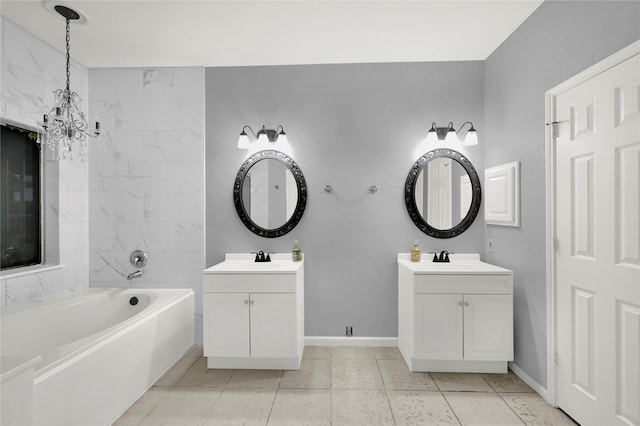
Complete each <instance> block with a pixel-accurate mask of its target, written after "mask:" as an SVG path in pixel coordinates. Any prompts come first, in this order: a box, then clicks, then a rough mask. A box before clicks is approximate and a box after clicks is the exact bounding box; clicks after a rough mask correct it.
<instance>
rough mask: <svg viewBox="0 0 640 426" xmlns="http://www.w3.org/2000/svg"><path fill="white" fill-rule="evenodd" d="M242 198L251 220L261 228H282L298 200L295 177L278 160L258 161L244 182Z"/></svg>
mask: <svg viewBox="0 0 640 426" xmlns="http://www.w3.org/2000/svg"><path fill="white" fill-rule="evenodd" d="M242 202H243V203H244V208H245V210H246V211H247V213H248V214H249V217H250V218H251V220H252V221H253V222H254V223H255V224H256V225H258V226H260V227H261V228H265V229H275V228H279V227H281V226H282V225H284V224H285V223H287V221H288V220H289V219H290V218H291V216H292V215H293V212H294V211H295V208H296V204H297V203H298V191H297V185H296V181H295V179H294V178H293V174H291V171H290V170H289V169H288V168H287V166H285V165H284V164H283V163H281V162H280V161H278V160H274V159H270V158H267V159H263V160H260V161H257V162H256V163H255V164H254V165H253V166H251V168H250V169H249V172H248V173H247V175H246V177H245V180H244V183H243V185H242Z"/></svg>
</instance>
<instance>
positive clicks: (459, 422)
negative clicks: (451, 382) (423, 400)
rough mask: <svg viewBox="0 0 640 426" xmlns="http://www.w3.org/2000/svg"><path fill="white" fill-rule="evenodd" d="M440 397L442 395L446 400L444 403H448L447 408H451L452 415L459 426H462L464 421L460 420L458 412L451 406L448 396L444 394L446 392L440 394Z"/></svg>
mask: <svg viewBox="0 0 640 426" xmlns="http://www.w3.org/2000/svg"><path fill="white" fill-rule="evenodd" d="M440 395H442V398H443V399H444V401H445V402H446V403H447V406H448V407H449V409H450V410H451V413H452V414H453V416H454V417H455V418H456V421H457V422H458V425H460V426H462V421H461V420H460V418H459V417H458V413H456V410H454V409H453V406H452V405H451V403H450V402H449V400H448V399H447V396H446V395H445V394H444V392H442V391H441V392H440Z"/></svg>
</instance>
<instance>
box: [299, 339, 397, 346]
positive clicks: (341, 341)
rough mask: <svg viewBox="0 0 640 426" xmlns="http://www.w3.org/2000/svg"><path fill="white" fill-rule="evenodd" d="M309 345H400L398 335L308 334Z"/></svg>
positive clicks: (306, 340) (306, 341)
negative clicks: (349, 335) (351, 335)
mask: <svg viewBox="0 0 640 426" xmlns="http://www.w3.org/2000/svg"><path fill="white" fill-rule="evenodd" d="M304 344H305V345H309V346H391V347H397V346H398V338H397V337H346V336H345V337H343V336H306V337H305V338H304Z"/></svg>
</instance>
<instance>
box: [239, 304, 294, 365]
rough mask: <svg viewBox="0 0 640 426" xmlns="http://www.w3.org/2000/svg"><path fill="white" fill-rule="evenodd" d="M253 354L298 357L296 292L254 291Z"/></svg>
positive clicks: (252, 311) (252, 319)
mask: <svg viewBox="0 0 640 426" xmlns="http://www.w3.org/2000/svg"><path fill="white" fill-rule="evenodd" d="M250 303H251V356H252V357H262V358H278V357H292V356H296V351H297V349H296V347H297V345H296V341H297V336H296V326H297V323H296V297H295V294H293V293H251V302H250Z"/></svg>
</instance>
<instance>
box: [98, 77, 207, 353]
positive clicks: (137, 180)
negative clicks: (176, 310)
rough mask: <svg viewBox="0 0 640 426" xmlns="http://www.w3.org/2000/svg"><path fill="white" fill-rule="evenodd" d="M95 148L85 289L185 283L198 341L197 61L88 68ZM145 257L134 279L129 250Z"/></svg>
mask: <svg viewBox="0 0 640 426" xmlns="http://www.w3.org/2000/svg"><path fill="white" fill-rule="evenodd" d="M89 82H90V83H89V94H90V98H91V110H92V111H96V112H98V113H99V114H100V118H101V121H102V127H103V129H104V130H105V132H104V134H103V136H102V137H103V144H102V146H101V147H98V148H96V149H93V150H91V151H90V166H89V218H90V224H89V247H90V252H91V254H90V261H89V265H90V266H89V269H90V277H89V281H90V286H91V287H156V288H171V287H181V288H182V287H186V288H193V289H194V291H195V292H196V298H197V300H196V336H197V337H196V340H198V341H201V339H202V333H201V331H200V330H201V323H202V308H201V306H202V303H201V301H200V295H201V287H202V270H203V269H204V267H205V261H204V68H201V67H196V68H159V69H155V68H144V69H143V68H136V69H131V68H127V69H92V70H90V72H89ZM136 249H141V250H144V251H146V252H147V254H148V259H149V260H148V264H147V266H146V267H145V268H144V274H143V276H142V277H140V278H136V279H134V280H131V281H128V280H127V279H126V277H125V276H124V275H126V274H129V273H131V272H133V271H135V268H134V267H133V266H132V265H131V264H130V263H129V256H130V254H131V252H132V251H134V250H136Z"/></svg>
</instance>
